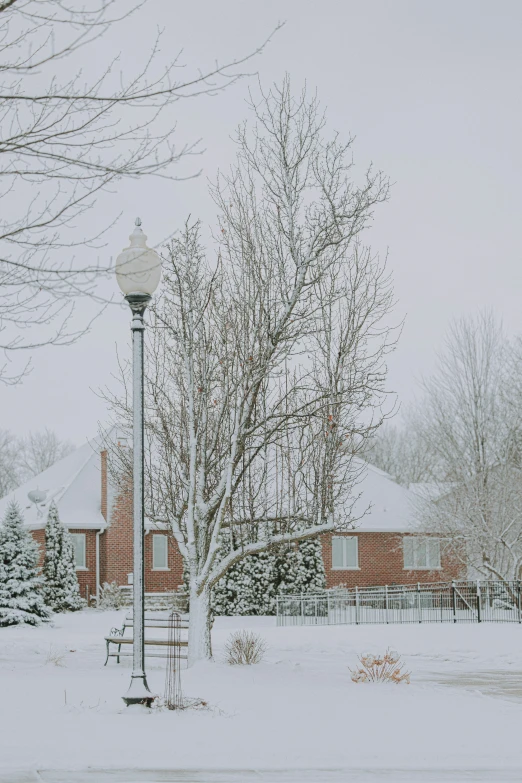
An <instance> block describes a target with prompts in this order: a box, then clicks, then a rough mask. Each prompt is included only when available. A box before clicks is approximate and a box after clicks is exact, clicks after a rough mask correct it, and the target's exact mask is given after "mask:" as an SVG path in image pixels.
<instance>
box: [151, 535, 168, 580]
mask: <svg viewBox="0 0 522 783" xmlns="http://www.w3.org/2000/svg"><path fill="white" fill-rule="evenodd" d="M168 567H169V551H168V539H167V536H164V535H154V536H152V568H153V569H154V570H155V571H166V570H168Z"/></svg>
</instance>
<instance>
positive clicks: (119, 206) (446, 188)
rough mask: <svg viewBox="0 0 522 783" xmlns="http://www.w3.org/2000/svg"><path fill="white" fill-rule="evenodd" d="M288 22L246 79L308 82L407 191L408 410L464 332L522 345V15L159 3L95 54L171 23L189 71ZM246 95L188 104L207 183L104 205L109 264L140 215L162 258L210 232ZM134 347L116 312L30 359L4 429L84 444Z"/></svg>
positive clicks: (388, 242) (404, 370) (402, 2)
mask: <svg viewBox="0 0 522 783" xmlns="http://www.w3.org/2000/svg"><path fill="white" fill-rule="evenodd" d="M280 20H282V21H283V20H284V21H286V25H285V27H284V28H283V29H282V30H281V31H280V32H278V33H277V35H276V36H275V37H274V39H273V41H272V42H271V43H270V44H269V46H268V47H267V48H266V50H265V52H264V54H263V55H262V56H260V57H259V58H256V60H255V61H254V62H253V63H251V64H250V66H249V69H250V70H251V71H254V70H258V72H259V75H260V78H261V80H262V82H263V83H264V84H266V85H268V84H269V83H270V82H272V81H274V80H280V79H281V78H282V77H283V75H284V73H285V72H286V71H288V72H289V73H290V75H291V78H292V80H293V83H294V86H295V88H296V90H298V89H300V88H301V87H302V85H303V83H304V82H305V81H306V82H307V84H308V85H309V87H310V88H313V89H317V92H318V96H319V98H320V100H321V101H322V102H323V104H324V105H325V106H326V108H327V116H328V125H329V127H330V129H332V130H337V131H339V133H340V134H341V135H344V136H348V135H349V134H354V135H355V136H356V142H355V145H354V155H355V161H356V163H357V164H359V165H360V166H361V168H362V167H364V166H366V165H367V164H368V163H369V162H371V161H373V163H374V165H375V166H376V167H377V168H380V169H383V170H384V171H385V172H386V173H387V174H388V175H389V176H390V178H391V180H392V181H393V182H394V185H393V189H392V194H391V200H390V201H389V203H387V204H385V205H383V206H381V207H380V208H379V209H378V210H377V212H376V215H375V222H374V226H373V227H372V229H371V230H370V231H369V232H368V236H367V240H368V241H371V244H372V245H373V246H374V247H375V249H376V250H378V251H379V252H380V253H386V251H388V263H389V268H390V270H391V271H392V273H393V278H394V282H395V291H396V297H397V300H398V304H397V308H396V317H397V320H400V319H401V318H402V317H404V316H405V318H406V320H405V327H404V330H403V333H402V337H401V340H400V344H399V347H398V349H397V351H396V352H395V353H394V355H393V356H392V357H391V358H390V374H389V386H390V388H391V389H394V390H395V391H396V392H397V393H398V395H399V399H400V400H403V401H407V400H409V399H411V398H412V396H413V394H414V392H415V379H416V378H419V377H420V376H421V375H422V374H426V373H429V372H430V369H431V368H432V367H433V362H434V358H435V351H436V350H437V349H438V348H439V347H440V345H441V342H442V338H443V335H444V332H445V330H446V328H447V326H448V324H449V322H450V320H451V319H452V318H455V317H459V316H462V315H466V314H470V313H474V312H476V311H478V310H479V309H480V308H484V307H489V308H491V309H493V311H494V312H496V313H497V315H498V316H499V317H501V318H502V319H503V322H504V325H505V327H506V330H507V331H508V332H509V333H510V334H513V333H517V332H522V268H521V267H522V258H521V236H522V229H521V214H522V198H521V193H520V172H521V171H522V166H521V164H522V152H521V149H522V141H521V140H522V105H521V85H520V81H521V75H522V54H521V47H520V40H521V33H522V3H521V2H520V0H501V1H500V2H498V1H496V2H495V1H494V0H491V1H490V2H481V1H480V0H459V2H454V0H437V2H434V1H433V2H422V1H421V0H411V1H406V0H393V2H392V0H379V1H377V0H342V2H341V0H330V1H329V2H328V1H327V0H322V2H320V3H319V2H317V0H277V1H272V0H263V2H258V3H254V2H244V1H243V2H239V1H237V2H232V0H221V2H220V3H216V2H215V1H214V0H213V1H212V2H211V1H210V0H193V2H192V3H181V2H177V1H176V2H171V1H170V0H149V2H148V3H147V4H146V7H145V9H144V11H143V12H141V14H140V16H139V17H135V18H133V19H131V20H129V22H128V23H127V24H126V25H122V26H121V27H120V33H119V37H118V40H115V38H114V36H113V37H112V39H111V38H108V39H106V40H105V41H104V42H102V43H101V44H100V46H99V51H98V53H97V56H98V58H99V59H101V58H103V57H105V56H106V57H110V56H111V55H112V54H113V53H114V50H115V49H121V50H122V53H123V56H122V63H123V67H126V64H129V66H130V65H131V64H132V63H134V62H135V60H136V59H139V56H140V54H141V55H142V56H145V54H146V52H147V50H148V48H149V47H150V44H151V43H152V41H153V39H154V34H155V29H156V27H158V26H159V27H162V28H164V30H165V32H164V36H163V48H164V49H165V51H166V52H167V51H170V50H172V52H174V51H175V50H177V49H180V48H183V49H184V53H183V61H184V62H185V63H186V64H187V69H188V71H190V70H191V69H194V68H196V67H198V66H201V67H202V68H203V67H207V66H209V65H211V64H212V61H213V60H214V59H215V58H218V59H219V60H221V61H223V60H225V59H227V58H233V57H239V56H241V55H243V54H244V53H246V52H249V51H251V50H252V49H254V48H255V47H256V46H257V45H258V44H259V43H260V42H261V40H262V39H263V38H264V37H265V36H266V35H268V34H269V32H270V30H272V29H273V28H274V27H275V25H276V24H277V22H278V21H280ZM249 83H250V84H251V85H252V86H254V80H250V82H249V80H248V79H244V80H242V81H241V82H239V83H238V84H236V85H234V86H233V87H231V88H230V89H229V90H228V91H227V92H226V93H224V94H221V95H220V96H218V97H213V98H209V97H202V98H198V99H197V100H196V99H194V100H190V101H186V102H185V103H184V104H181V103H179V104H177V110H178V111H177V112H176V116H173V117H172V122H173V123H175V122H178V128H179V140H180V143H182V142H185V141H193V140H194V139H196V138H199V137H201V138H202V140H203V146H204V148H205V150H206V151H205V153H204V154H203V155H202V156H201V158H200V159H199V161H194V160H193V161H192V162H191V163H192V169H190V167H187V165H185V166H184V167H183V169H182V172H181V173H184V174H186V173H188V171H189V170H192V171H194V170H196V169H197V168H199V167H201V169H202V172H203V173H202V175H201V176H200V177H199V178H198V179H194V180H191V181H189V182H177V183H176V182H174V183H168V182H162V181H153V180H151V181H148V182H142V183H141V184H140V185H139V186H137V185H132V186H127V187H125V189H121V190H120V192H116V193H114V194H112V195H110V196H108V197H106V198H104V199H103V200H102V201H100V205H99V211H98V213H96V211H93V212H92V218H91V219H92V221H94V222H96V223H103V221H104V220H106V218H107V215H112V214H114V215H117V214H119V213H120V212H122V211H123V216H122V218H121V219H120V221H119V222H118V224H117V225H116V226H115V228H114V229H113V230H111V232H110V234H109V235H108V238H107V239H108V246H107V248H106V249H105V250H104V251H103V253H102V256H101V260H103V261H108V260H109V258H110V257H111V256H115V255H117V254H118V252H119V251H120V250H121V249H122V248H123V247H124V246H126V245H127V244H128V242H127V237H128V234H129V233H130V231H131V230H132V225H133V221H134V218H135V216H136V215H139V216H140V217H141V218H142V221H143V228H144V230H145V233H146V234H148V236H149V243H150V244H156V243H158V242H159V241H160V240H161V238H162V237H164V236H166V235H168V234H169V233H171V232H172V231H174V230H175V229H176V228H177V227H179V226H180V225H181V223H182V222H183V220H184V218H185V217H186V216H187V214H188V213H191V214H192V215H193V216H196V215H198V216H201V217H202V218H203V220H205V221H206V222H210V223H211V222H212V220H213V215H214V213H213V209H212V205H211V203H210V201H209V198H208V195H207V192H206V189H207V185H206V179H207V178H211V179H212V178H213V177H214V175H215V172H216V170H217V168H218V167H221V168H226V167H227V166H228V165H229V164H230V162H231V161H232V159H233V154H234V150H233V144H232V142H231V141H230V138H229V137H230V134H231V133H232V132H233V130H234V127H235V126H236V125H237V124H238V122H240V121H241V120H242V119H244V118H245V117H247V115H248V110H247V106H246V103H245V101H246V98H247V96H248V87H249ZM111 286H112V283H111ZM111 286H108V287H107V289H106V291H107V292H109V289H110V288H111ZM114 291H116V284H115V283H114ZM129 339H130V333H129V315H128V312H127V309H126V308H123V307H118V306H114V307H110V308H108V310H107V311H105V312H104V314H103V315H102V316H101V317H100V318H99V320H98V321H97V322H96V324H95V325H94V327H93V329H92V331H91V333H90V334H89V335H88V336H87V337H85V338H83V339H82V340H81V341H80V342H78V343H76V344H75V345H72V346H70V347H67V348H49V349H44V350H41V351H39V352H38V353H35V354H34V356H33V371H32V373H31V374H30V375H29V376H28V377H27V378H26V379H25V380H24V382H23V384H22V385H21V386H17V387H7V388H6V387H2V386H0V427H1V428H9V429H11V430H12V431H13V432H16V433H19V434H24V433H26V432H27V431H28V430H31V429H33V430H34V429H40V428H42V427H44V426H46V427H49V428H51V429H54V430H56V432H57V433H58V434H59V435H60V436H61V437H63V438H68V439H71V440H73V441H74V442H76V443H77V444H81V443H82V442H83V440H84V439H85V438H88V437H91V436H92V435H93V434H95V432H96V431H97V425H98V422H103V420H104V418H105V409H104V403H103V401H102V400H101V399H100V397H99V396H97V394H96V392H97V390H98V389H99V388H100V387H103V386H106V385H110V384H111V383H112V381H111V374H112V373H116V349H118V352H119V353H120V354H121V355H122V356H126V355H127V354H128V344H129Z"/></svg>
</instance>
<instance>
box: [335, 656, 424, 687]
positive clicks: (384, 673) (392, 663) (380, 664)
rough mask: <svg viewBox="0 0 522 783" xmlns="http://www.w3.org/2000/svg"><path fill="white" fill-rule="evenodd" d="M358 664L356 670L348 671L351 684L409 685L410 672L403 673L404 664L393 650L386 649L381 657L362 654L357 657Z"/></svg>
mask: <svg viewBox="0 0 522 783" xmlns="http://www.w3.org/2000/svg"><path fill="white" fill-rule="evenodd" d="M359 663H360V667H359V668H358V669H350V672H351V675H352V681H353V682H394V683H396V684H397V685H398V684H399V683H401V682H404V683H406V684H407V685H409V684H410V672H406V671H404V664H403V663H402V661H401V657H400V655H399V653H398V652H396V651H395V650H390V649H388V650H386V653H385V654H384V655H382V656H380V655H371V654H370V653H364V654H363V655H360V656H359Z"/></svg>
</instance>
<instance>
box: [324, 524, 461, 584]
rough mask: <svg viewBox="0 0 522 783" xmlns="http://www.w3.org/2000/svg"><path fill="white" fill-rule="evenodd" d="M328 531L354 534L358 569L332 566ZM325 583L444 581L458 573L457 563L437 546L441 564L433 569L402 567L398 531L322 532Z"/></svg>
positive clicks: (453, 577) (330, 540) (330, 537)
mask: <svg viewBox="0 0 522 783" xmlns="http://www.w3.org/2000/svg"><path fill="white" fill-rule="evenodd" d="M332 535H356V536H357V538H358V539H359V541H358V547H359V570H353V571H351V570H348V571H342V570H335V571H334V570H332ZM321 543H322V548H323V560H324V566H325V571H326V585H327V587H335V586H336V585H341V584H342V585H346V586H347V587H372V586H378V585H391V584H398V585H403V584H416V583H417V582H448V581H450V580H451V579H457V578H458V576H459V568H458V566H457V565H456V564H455V563H454V562H452V560H451V558H450V557H449V556H448V555H447V554H446V553H445V552H444V549H443V548H441V566H442V568H440V569H434V570H423V569H422V570H417V569H415V570H413V569H408V570H405V569H404V558H403V550H402V534H400V533H356V532H354V533H345V534H343V533H335V534H332V533H326V534H325V535H324V536H322V537H321Z"/></svg>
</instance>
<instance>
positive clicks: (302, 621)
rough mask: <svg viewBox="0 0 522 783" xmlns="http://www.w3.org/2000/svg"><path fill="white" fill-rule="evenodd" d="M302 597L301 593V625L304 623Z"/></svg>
mask: <svg viewBox="0 0 522 783" xmlns="http://www.w3.org/2000/svg"><path fill="white" fill-rule="evenodd" d="M304 624H305V622H304V599H303V594H302V593H301V625H304Z"/></svg>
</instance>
